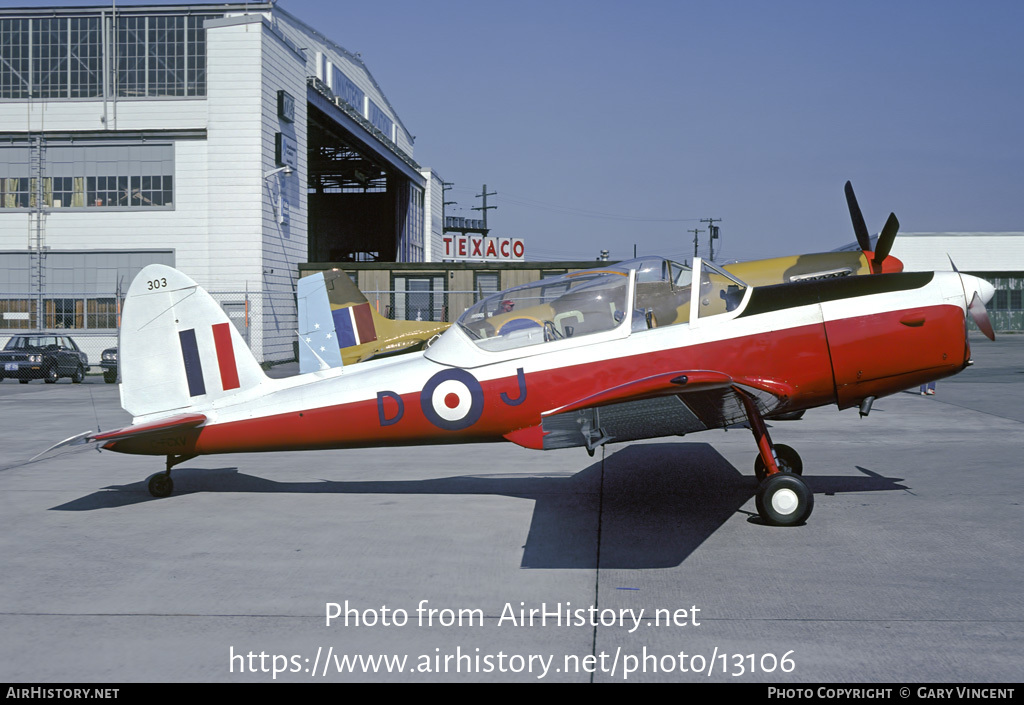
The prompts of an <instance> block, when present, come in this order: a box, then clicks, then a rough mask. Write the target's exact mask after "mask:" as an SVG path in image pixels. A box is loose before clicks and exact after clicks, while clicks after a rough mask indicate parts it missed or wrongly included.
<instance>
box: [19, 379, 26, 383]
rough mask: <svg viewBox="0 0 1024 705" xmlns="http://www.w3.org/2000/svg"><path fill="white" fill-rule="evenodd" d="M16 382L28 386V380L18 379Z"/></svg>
mask: <svg viewBox="0 0 1024 705" xmlns="http://www.w3.org/2000/svg"><path fill="white" fill-rule="evenodd" d="M18 382H19V383H21V384H28V380H27V379H19V380H18Z"/></svg>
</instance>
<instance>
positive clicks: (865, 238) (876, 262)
mask: <svg viewBox="0 0 1024 705" xmlns="http://www.w3.org/2000/svg"><path fill="white" fill-rule="evenodd" d="M844 190H845V191H846V205H847V206H849V208H850V220H852V221H853V232H854V233H856V235H857V245H858V246H859V247H860V249H862V250H864V252H865V253H872V257H871V258H870V260H869V261H870V263H871V272H872V273H873V274H880V273H881V272H882V263H883V262H884V261H885V259H886V258H887V257H888V256H889V251H890V250H891V249H892V243H893V241H894V240H895V239H896V233H898V232H899V229H900V221H899V219H898V218H897V217H896V214H895V213H890V214H889V218H888V220H886V221H885V226H884V227H883V228H882V232H881V233H879V235H878V242H877V243H876V244H875V249H874V251H873V252H872V250H871V235H869V234H868V226H867V225H866V224H865V223H864V216H863V214H861V212H860V205H859V204H858V203H857V197H856V196H855V195H854V193H853V184H851V183H850V182H849V181H847V182H846V187H845V189H844Z"/></svg>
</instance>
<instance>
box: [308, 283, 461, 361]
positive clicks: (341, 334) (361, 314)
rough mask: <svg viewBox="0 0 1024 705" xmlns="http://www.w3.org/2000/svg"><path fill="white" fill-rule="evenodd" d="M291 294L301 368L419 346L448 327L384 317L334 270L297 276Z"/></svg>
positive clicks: (393, 353) (390, 353) (409, 349)
mask: <svg viewBox="0 0 1024 705" xmlns="http://www.w3.org/2000/svg"><path fill="white" fill-rule="evenodd" d="M296 295H297V299H298V307H299V331H298V333H299V370H300V371H301V372H312V371H314V370H323V369H327V368H329V367H341V366H342V365H343V364H345V365H352V364H355V363H357V362H362V361H364V360H372V359H375V358H381V357H388V356H390V355H398V354H401V353H406V352H415V351H417V350H422V349H423V348H424V347H426V346H427V345H428V344H429V343H430V341H431V340H432V339H433V338H434V337H435V336H437V335H440V334H441V333H443V332H444V331H445V330H447V328H448V326H449V325H450V324H449V323H437V322H434V321H395V320H391V319H390V318H385V317H384V316H382V315H380V314H379V313H377V311H376V309H374V308H373V306H371V305H370V302H369V301H367V300H366V296H364V295H363V292H361V291H360V290H359V287H357V286H356V285H355V282H353V281H352V280H351V279H349V277H348V275H347V274H345V272H342V271H338V270H336V269H334V270H331V271H327V272H315V273H313V274H310V275H308V276H305V277H302V278H300V279H299V282H298V285H297V286H296Z"/></svg>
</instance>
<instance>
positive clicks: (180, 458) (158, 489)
mask: <svg viewBox="0 0 1024 705" xmlns="http://www.w3.org/2000/svg"><path fill="white" fill-rule="evenodd" d="M194 457H196V456H195V453H191V454H185V455H168V456H167V469H166V470H165V471H164V472H158V473H157V474H156V475H153V477H151V478H149V493H150V494H151V495H153V496H154V497H170V496H171V493H172V492H174V481H173V480H172V479H171V468H173V467H174V466H175V465H177V464H179V463H184V462H185V461H186V460H191V459H192V458H194Z"/></svg>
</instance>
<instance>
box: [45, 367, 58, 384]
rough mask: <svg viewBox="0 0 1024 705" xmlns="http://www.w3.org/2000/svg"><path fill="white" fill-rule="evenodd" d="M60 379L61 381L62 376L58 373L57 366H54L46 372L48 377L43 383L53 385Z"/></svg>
mask: <svg viewBox="0 0 1024 705" xmlns="http://www.w3.org/2000/svg"><path fill="white" fill-rule="evenodd" d="M58 379H60V375H59V374H58V373H57V366H56V365H54V366H53V367H51V368H50V369H48V370H47V371H46V377H44V378H43V381H44V382H46V383H47V384H53V383H54V382H56V381H57V380H58Z"/></svg>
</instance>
